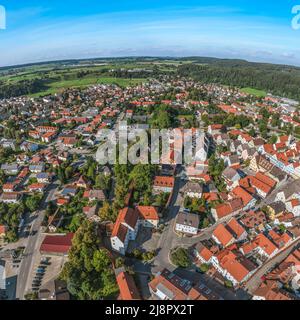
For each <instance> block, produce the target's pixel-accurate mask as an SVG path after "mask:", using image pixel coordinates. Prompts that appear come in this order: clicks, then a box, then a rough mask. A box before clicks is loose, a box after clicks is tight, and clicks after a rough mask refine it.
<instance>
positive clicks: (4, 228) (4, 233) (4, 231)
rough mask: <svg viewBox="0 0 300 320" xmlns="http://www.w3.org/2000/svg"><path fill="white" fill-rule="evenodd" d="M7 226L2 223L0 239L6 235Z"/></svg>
mask: <svg viewBox="0 0 300 320" xmlns="http://www.w3.org/2000/svg"><path fill="white" fill-rule="evenodd" d="M6 231H7V228H6V226H4V225H0V239H3V238H4V237H5V236H6Z"/></svg>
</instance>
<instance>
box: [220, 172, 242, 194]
mask: <svg viewBox="0 0 300 320" xmlns="http://www.w3.org/2000/svg"><path fill="white" fill-rule="evenodd" d="M222 177H223V179H224V181H225V183H226V185H227V189H228V190H232V189H234V188H235V187H237V186H238V185H239V180H240V179H241V176H240V175H239V173H238V172H237V170H235V169H233V168H230V167H227V168H226V169H225V170H224V171H223V173H222Z"/></svg>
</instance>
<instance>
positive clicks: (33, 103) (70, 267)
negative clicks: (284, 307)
mask: <svg viewBox="0 0 300 320" xmlns="http://www.w3.org/2000/svg"><path fill="white" fill-rule="evenodd" d="M0 107H1V110H0V154H1V156H0V186H1V190H2V191H1V195H0V300H1V299H8V300H14V299H20V300H25V299H26V300H70V299H74V298H75V299H80V300H101V299H110V300H297V299H299V298H300V111H299V110H300V109H299V104H298V102H296V101H294V100H291V99H287V98H284V97H278V96H274V95H272V94H267V95H266V96H258V95H255V94H252V93H249V92H245V91H243V90H240V89H239V88H235V87H228V86H222V85H217V84H203V83H200V82H197V81H195V80H192V79H190V78H185V77H179V76H172V75H163V76H159V77H157V78H155V79H154V78H153V79H152V78H149V79H147V80H145V81H143V82H141V83H138V84H133V85H129V86H125V87H121V86H119V85H116V84H97V85H91V86H89V87H87V88H85V89H78V88H73V89H72V88H70V89H66V90H64V91H62V92H60V93H55V94H51V95H47V96H44V97H34V98H33V97H27V96H21V97H13V98H8V99H2V100H1V101H0ZM124 121H126V122H127V129H128V131H130V129H142V130H145V131H146V132H149V130H151V129H175V128H176V129H179V132H182V133H183V131H184V130H185V129H192V130H200V132H201V135H199V136H197V137H196V140H197V141H193V145H194V146H196V144H197V145H198V146H200V149H198V150H197V153H196V155H195V161H194V162H193V163H190V164H185V163H183V164H178V163H177V162H176V159H175V156H174V154H175V153H176V151H178V150H176V148H177V143H176V142H177V139H178V138H179V137H178V136H176V135H174V136H172V137H170V139H169V144H170V148H171V151H170V155H169V157H168V158H169V161H165V160H166V159H164V157H162V158H161V161H160V164H142V163H140V164H136V165H132V164H130V163H128V164H120V163H118V162H117V163H115V164H106V165H105V164H100V163H99V161H97V157H96V154H97V150H98V148H99V147H100V146H101V145H102V143H104V141H103V139H102V132H103V129H110V130H116V129H118V128H119V125H120V124H121V123H122V124H123V123H124Z"/></svg>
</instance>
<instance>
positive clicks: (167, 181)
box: [153, 176, 175, 193]
mask: <svg viewBox="0 0 300 320" xmlns="http://www.w3.org/2000/svg"><path fill="white" fill-rule="evenodd" d="M174 184H175V178H174V177H164V176H156V177H155V179H154V185H153V189H154V191H156V192H166V193H171V192H172V191H173V188H174Z"/></svg>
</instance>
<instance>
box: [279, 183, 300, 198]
mask: <svg viewBox="0 0 300 320" xmlns="http://www.w3.org/2000/svg"><path fill="white" fill-rule="evenodd" d="M283 192H284V196H285V199H289V198H290V197H291V196H293V195H294V194H295V193H296V194H300V179H299V180H295V181H293V182H292V183H290V184H288V185H287V186H286V187H285V188H284V189H283Z"/></svg>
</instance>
